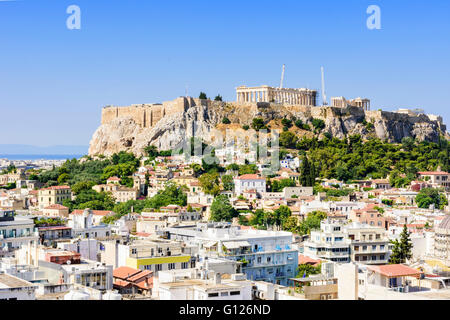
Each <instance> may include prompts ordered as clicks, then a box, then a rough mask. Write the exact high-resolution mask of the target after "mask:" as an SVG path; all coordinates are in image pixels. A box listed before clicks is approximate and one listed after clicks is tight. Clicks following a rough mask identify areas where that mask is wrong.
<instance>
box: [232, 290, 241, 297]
mask: <svg viewBox="0 0 450 320" xmlns="http://www.w3.org/2000/svg"><path fill="white" fill-rule="evenodd" d="M240 294H241V292H240V291H231V292H230V296H238V295H240Z"/></svg>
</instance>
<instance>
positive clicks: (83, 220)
mask: <svg viewBox="0 0 450 320" xmlns="http://www.w3.org/2000/svg"><path fill="white" fill-rule="evenodd" d="M68 226H69V227H70V228H72V237H74V238H76V237H81V238H107V237H110V236H111V226H109V225H104V224H100V225H94V212H93V211H92V210H91V209H85V210H84V211H83V213H82V214H73V215H72V219H71V220H69V223H68Z"/></svg>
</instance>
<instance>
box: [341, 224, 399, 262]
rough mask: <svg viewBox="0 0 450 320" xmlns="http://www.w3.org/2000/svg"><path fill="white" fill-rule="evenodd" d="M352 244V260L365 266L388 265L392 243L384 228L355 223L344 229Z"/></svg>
mask: <svg viewBox="0 0 450 320" xmlns="http://www.w3.org/2000/svg"><path fill="white" fill-rule="evenodd" d="M344 232H345V233H346V237H348V239H349V240H350V241H351V242H350V260H351V261H354V262H356V263H363V264H387V263H388V262H389V255H390V252H391V250H390V246H391V245H390V242H389V237H388V236H387V231H386V230H385V229H384V228H382V227H373V226H370V225H367V224H361V223H358V222H353V223H352V224H350V225H348V226H345V227H344Z"/></svg>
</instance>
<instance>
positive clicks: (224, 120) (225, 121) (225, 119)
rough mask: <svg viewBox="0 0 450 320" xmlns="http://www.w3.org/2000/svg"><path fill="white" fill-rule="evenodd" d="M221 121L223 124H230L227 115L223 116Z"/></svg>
mask: <svg viewBox="0 0 450 320" xmlns="http://www.w3.org/2000/svg"><path fill="white" fill-rule="evenodd" d="M222 123H223V124H230V123H231V121H230V119H228V118H227V117H224V118H223V119H222Z"/></svg>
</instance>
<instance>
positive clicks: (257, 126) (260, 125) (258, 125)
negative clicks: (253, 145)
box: [252, 118, 267, 131]
mask: <svg viewBox="0 0 450 320" xmlns="http://www.w3.org/2000/svg"><path fill="white" fill-rule="evenodd" d="M252 128H253V129H254V130H255V131H259V130H261V129H267V127H266V125H265V124H264V120H263V119H262V118H254V119H253V120H252Z"/></svg>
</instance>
